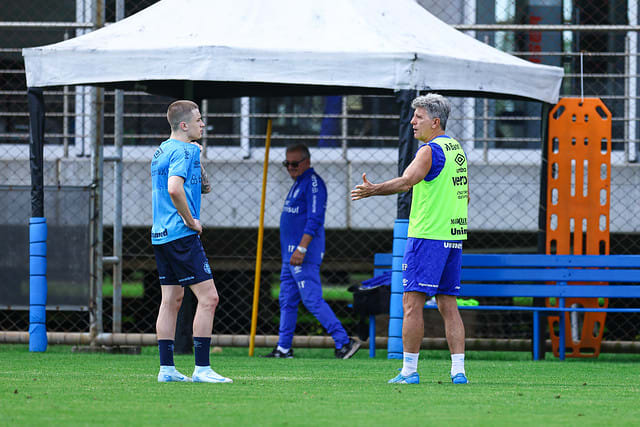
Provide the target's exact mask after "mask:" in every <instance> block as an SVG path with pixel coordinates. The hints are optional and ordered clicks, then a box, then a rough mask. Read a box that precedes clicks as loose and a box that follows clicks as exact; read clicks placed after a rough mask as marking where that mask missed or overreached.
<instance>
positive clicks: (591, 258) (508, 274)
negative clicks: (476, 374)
mask: <svg viewBox="0 0 640 427" xmlns="http://www.w3.org/2000/svg"><path fill="white" fill-rule="evenodd" d="M391 260H392V256H391V254H376V255H375V257H374V275H376V273H377V274H381V272H383V271H385V270H389V269H391ZM513 282H517V283H513ZM549 282H555V283H556V284H558V285H566V284H567V283H569V282H595V283H593V285H598V284H600V285H607V284H608V283H609V282H620V283H629V284H633V283H635V284H637V283H640V255H538V254H535V255H523V254H463V255H462V283H463V286H462V289H461V295H462V296H495V297H499V296H508V297H512V296H530V297H609V298H613V297H617V298H624V297H626V298H640V286H631V285H611V286H593V285H572V286H553V283H551V284H550V283H549ZM598 282H600V283H598Z"/></svg>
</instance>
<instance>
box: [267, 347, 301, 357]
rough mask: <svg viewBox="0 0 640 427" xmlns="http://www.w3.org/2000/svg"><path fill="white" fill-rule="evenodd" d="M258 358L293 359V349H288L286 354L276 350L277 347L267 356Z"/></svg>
mask: <svg viewBox="0 0 640 427" xmlns="http://www.w3.org/2000/svg"><path fill="white" fill-rule="evenodd" d="M260 357H275V358H277V359H293V349H292V348H290V349H289V350H288V351H287V352H286V353H283V352H281V351H280V350H278V347H277V346H276V348H274V349H273V351H272V352H271V353H269V354H264V355H262V356H260Z"/></svg>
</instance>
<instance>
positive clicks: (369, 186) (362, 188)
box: [351, 173, 375, 200]
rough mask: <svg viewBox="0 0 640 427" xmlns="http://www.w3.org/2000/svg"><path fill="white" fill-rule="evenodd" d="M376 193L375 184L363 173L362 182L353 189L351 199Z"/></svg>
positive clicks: (362, 197) (358, 198)
mask: <svg viewBox="0 0 640 427" xmlns="http://www.w3.org/2000/svg"><path fill="white" fill-rule="evenodd" d="M374 195H375V184H373V183H372V182H370V181H369V180H368V179H367V174H366V173H363V174H362V184H359V185H356V188H354V189H353V190H351V200H360V199H364V198H367V197H370V196H374Z"/></svg>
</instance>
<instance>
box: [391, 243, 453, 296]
mask: <svg viewBox="0 0 640 427" xmlns="http://www.w3.org/2000/svg"><path fill="white" fill-rule="evenodd" d="M461 267H462V242H461V241H445V240H429V239H418V238H413V237H409V238H408V239H407V247H406V249H405V252H404V258H403V260H402V286H403V287H404V292H423V293H425V294H427V295H428V296H433V295H438V294H444V295H455V296H457V295H460V269H461Z"/></svg>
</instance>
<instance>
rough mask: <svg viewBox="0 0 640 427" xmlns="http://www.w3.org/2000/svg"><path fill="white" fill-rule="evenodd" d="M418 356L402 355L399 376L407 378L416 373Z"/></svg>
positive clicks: (417, 354)
mask: <svg viewBox="0 0 640 427" xmlns="http://www.w3.org/2000/svg"><path fill="white" fill-rule="evenodd" d="M418 356H420V353H407V352H404V353H402V371H401V372H400V375H402V376H403V377H408V376H409V375H411V374H413V373H414V372H417V371H418Z"/></svg>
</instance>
